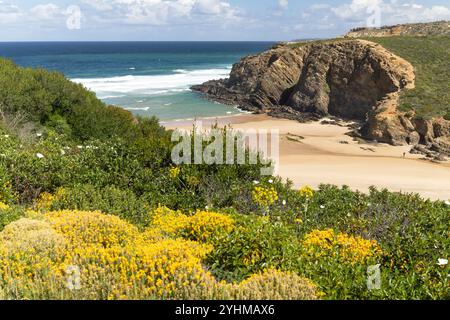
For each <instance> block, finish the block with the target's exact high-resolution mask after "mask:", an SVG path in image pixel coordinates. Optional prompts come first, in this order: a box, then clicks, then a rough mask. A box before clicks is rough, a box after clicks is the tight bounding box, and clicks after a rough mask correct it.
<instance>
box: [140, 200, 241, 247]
mask: <svg viewBox="0 0 450 320" xmlns="http://www.w3.org/2000/svg"><path fill="white" fill-rule="evenodd" d="M233 229H234V220H233V218H231V217H230V216H227V215H223V214H220V213H216V212H209V211H197V212H196V213H195V214H194V215H193V216H187V215H185V214H183V213H181V212H180V211H174V210H170V209H168V208H165V207H160V208H158V209H156V210H155V211H154V212H153V221H152V226H151V227H150V228H149V230H148V231H147V233H146V234H147V236H149V237H152V236H153V237H157V236H158V233H159V234H161V233H162V234H165V235H167V236H172V237H183V238H187V239H190V240H195V241H200V242H208V241H210V240H211V239H212V238H215V237H221V236H223V235H225V234H227V233H230V232H231V231H233Z"/></svg>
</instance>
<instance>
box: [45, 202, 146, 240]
mask: <svg viewBox="0 0 450 320" xmlns="http://www.w3.org/2000/svg"><path fill="white" fill-rule="evenodd" d="M44 218H45V219H46V220H47V221H49V223H50V224H51V226H52V227H53V228H54V229H55V230H56V231H57V232H59V233H60V234H62V235H63V236H64V237H65V238H66V239H67V240H68V241H69V242H70V244H71V245H73V246H74V247H79V246H100V247H104V248H110V247H114V246H126V245H128V244H132V243H134V242H135V241H136V240H137V239H138V237H139V235H138V229H137V228H136V227H135V226H133V225H131V224H129V223H127V222H125V221H123V220H121V219H120V218H118V217H115V216H110V215H104V214H102V213H100V212H87V211H68V210H65V211H56V212H49V213H46V214H45V215H44Z"/></svg>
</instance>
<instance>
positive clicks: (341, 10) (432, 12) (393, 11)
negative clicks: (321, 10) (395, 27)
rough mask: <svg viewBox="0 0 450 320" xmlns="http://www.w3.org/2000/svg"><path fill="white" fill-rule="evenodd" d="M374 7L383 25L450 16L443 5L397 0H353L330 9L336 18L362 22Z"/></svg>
mask: <svg viewBox="0 0 450 320" xmlns="http://www.w3.org/2000/svg"><path fill="white" fill-rule="evenodd" d="M374 9H377V10H379V12H380V14H381V23H382V24H383V25H391V24H397V23H412V22H426V21H435V20H443V19H449V18H450V9H449V8H447V7H445V6H436V5H435V6H426V5H420V4H415V3H409V2H405V1H397V0H392V1H387V0H386V1H384V0H353V1H351V2H350V3H345V4H343V5H340V6H337V7H332V8H331V9H330V10H331V11H332V12H333V13H334V14H335V16H336V17H337V18H338V19H341V20H344V21H348V22H359V23H362V22H364V21H365V20H366V19H367V18H368V17H369V16H370V14H371V12H373V10H374Z"/></svg>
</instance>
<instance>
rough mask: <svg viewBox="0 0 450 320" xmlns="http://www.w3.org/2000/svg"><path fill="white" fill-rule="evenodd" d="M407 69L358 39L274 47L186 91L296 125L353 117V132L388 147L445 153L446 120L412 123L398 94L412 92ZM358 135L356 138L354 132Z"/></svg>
mask: <svg viewBox="0 0 450 320" xmlns="http://www.w3.org/2000/svg"><path fill="white" fill-rule="evenodd" d="M414 82H415V74H414V68H413V66H412V65H411V64H410V63H409V62H407V61H406V60H404V59H402V58H400V57H398V56H395V55H394V54H392V53H391V52H389V51H387V50H386V49H384V48H383V47H382V46H380V45H378V44H375V43H372V42H368V41H363V40H353V39H344V40H333V41H325V42H308V43H304V44H299V45H283V44H280V45H278V46H276V47H274V48H273V49H271V50H269V51H266V52H264V53H261V54H258V55H254V56H249V57H246V58H243V59H242V60H241V61H240V62H239V63H237V64H235V65H234V66H233V69H232V71H231V74H230V78H229V79H221V80H214V81H209V82H206V83H204V84H203V85H198V86H194V87H192V89H193V90H195V91H198V92H201V93H203V94H204V95H205V96H206V97H207V98H209V99H212V100H215V101H218V102H221V103H225V104H229V105H238V106H239V107H240V108H242V109H244V110H247V111H251V112H255V113H267V114H269V115H271V116H274V117H279V118H286V119H292V120H297V121H301V122H303V121H309V120H319V119H321V118H323V117H324V116H327V117H329V116H334V117H336V118H339V119H345V120H354V121H358V122H359V123H362V125H361V124H357V125H355V128H354V130H359V133H358V134H359V135H360V136H361V137H363V138H364V139H367V140H376V141H378V142H381V143H389V144H392V145H406V144H410V145H416V144H431V145H432V148H433V150H435V151H436V152H440V153H445V154H450V121H446V120H444V119H443V118H441V119H434V120H418V119H411V118H410V117H408V116H407V115H405V114H403V113H401V112H399V111H398V110H397V106H398V104H399V102H398V101H399V93H400V92H401V91H402V90H404V89H405V88H413V87H414ZM355 135H357V134H355Z"/></svg>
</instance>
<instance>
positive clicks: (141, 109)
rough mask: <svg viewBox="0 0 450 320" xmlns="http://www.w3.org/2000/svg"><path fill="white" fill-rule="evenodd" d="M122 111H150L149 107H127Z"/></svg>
mask: <svg viewBox="0 0 450 320" xmlns="http://www.w3.org/2000/svg"><path fill="white" fill-rule="evenodd" d="M124 109H126V110H137V111H148V110H150V107H144V108H132V107H127V108H124Z"/></svg>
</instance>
